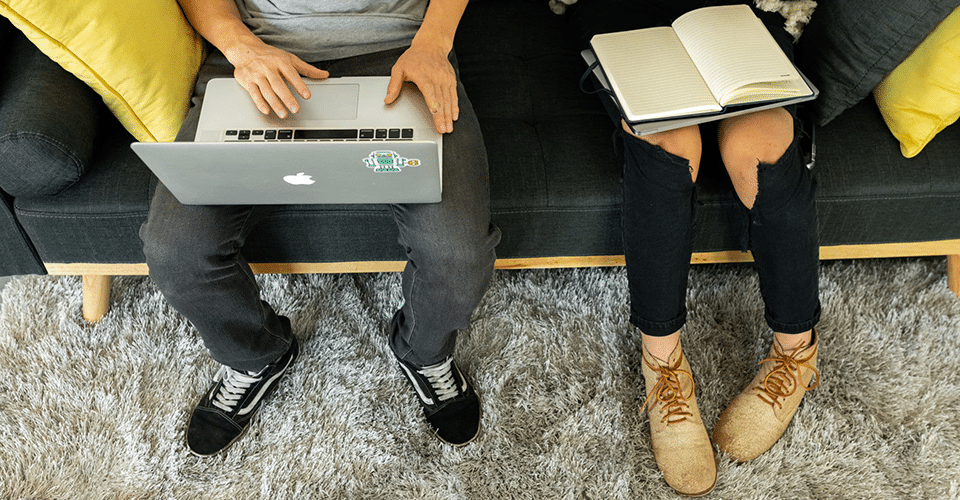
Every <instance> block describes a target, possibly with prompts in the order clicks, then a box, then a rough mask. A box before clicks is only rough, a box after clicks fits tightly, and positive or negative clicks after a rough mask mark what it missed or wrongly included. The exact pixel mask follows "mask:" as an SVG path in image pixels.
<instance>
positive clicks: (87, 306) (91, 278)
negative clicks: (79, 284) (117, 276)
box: [83, 274, 113, 323]
mask: <svg viewBox="0 0 960 500" xmlns="http://www.w3.org/2000/svg"><path fill="white" fill-rule="evenodd" d="M112 282H113V276H104V275H99V274H94V275H85V276H84V277H83V319H85V320H87V321H89V322H91V323H97V322H99V321H100V320H101V319H103V317H104V316H106V314H107V311H108V310H109V309H110V284H111V283H112Z"/></svg>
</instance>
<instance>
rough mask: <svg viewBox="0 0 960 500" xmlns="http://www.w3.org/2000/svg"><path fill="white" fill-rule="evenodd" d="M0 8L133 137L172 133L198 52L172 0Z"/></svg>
mask: <svg viewBox="0 0 960 500" xmlns="http://www.w3.org/2000/svg"><path fill="white" fill-rule="evenodd" d="M0 14H2V15H4V16H5V17H8V18H9V19H10V20H11V21H12V22H13V24H14V25H15V26H16V27H17V28H19V29H20V30H21V31H23V32H24V33H25V34H26V35H27V37H28V38H30V40H31V41H32V42H33V43H35V44H36V45H37V46H38V47H40V49H41V50H42V51H43V52H44V53H45V54H47V55H48V56H49V57H50V58H51V59H53V60H54V61H56V62H58V63H59V64H61V65H63V67H64V68H66V69H67V70H68V71H70V72H71V73H73V74H74V75H76V76H77V77H78V78H80V79H81V80H83V81H84V82H86V83H87V84H88V85H90V86H91V87H92V88H93V89H94V90H96V92H97V93H98V94H100V95H101V97H103V100H104V102H106V103H107V106H108V107H109V108H110V110H111V111H112V112H113V113H114V114H115V115H117V117H118V118H119V119H120V121H121V123H123V125H124V126H125V127H126V128H127V130H129V131H130V132H131V133H132V134H133V135H134V136H135V137H136V138H137V139H138V140H141V141H156V140H160V141H170V140H173V138H174V137H175V136H176V132H177V130H178V129H179V128H180V123H181V122H182V121H183V118H184V116H185V115H186V111H187V107H188V105H189V99H190V95H191V93H192V91H193V83H194V80H195V79H196V74H197V70H198V69H199V67H200V61H201V57H202V42H201V39H200V37H199V36H198V35H197V34H196V33H195V32H194V31H193V29H192V28H191V27H190V25H189V24H188V23H187V21H186V19H185V18H184V16H183V13H182V12H181V10H180V7H179V5H178V4H177V2H176V0H135V1H129V0H98V1H93V2H91V1H89V0H0Z"/></svg>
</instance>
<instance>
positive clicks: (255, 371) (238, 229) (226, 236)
mask: <svg viewBox="0 0 960 500" xmlns="http://www.w3.org/2000/svg"><path fill="white" fill-rule="evenodd" d="M230 71H232V68H231V67H230V66H229V64H227V63H226V59H225V58H223V56H222V55H220V54H219V53H214V54H211V55H210V57H209V58H208V59H207V61H206V63H205V65H204V67H203V68H202V69H201V73H200V78H199V80H198V84H197V93H196V95H195V97H194V101H193V102H194V104H195V106H194V107H193V109H192V110H191V111H190V114H189V115H188V117H187V119H186V120H185V122H184V126H183V127H182V128H181V130H180V133H179V135H178V139H179V140H191V139H192V137H193V135H194V133H195V130H196V124H197V117H198V114H199V113H198V110H199V104H200V102H201V100H202V96H203V90H204V88H205V86H206V81H207V80H208V79H209V78H211V77H213V76H222V75H224V74H229V73H230ZM268 211H269V208H268V207H249V206H248V207H234V206H187V205H183V204H181V203H180V202H179V201H177V199H176V198H174V196H173V195H172V194H170V191H168V190H167V189H166V187H165V186H163V185H162V184H161V185H159V186H157V190H156V192H155V193H154V198H153V200H152V202H151V205H150V213H149V215H148V217H147V222H146V223H145V224H144V225H143V227H142V228H141V230H140V236H141V238H142V239H143V242H144V249H143V251H144V255H145V256H146V260H147V265H148V267H149V269H150V277H151V278H152V279H153V280H154V282H155V283H156V284H157V286H158V287H159V288H160V290H161V291H162V292H163V294H164V297H165V298H166V299H167V301H168V302H170V304H171V305H173V307H175V308H176V309H177V310H178V311H179V312H180V313H181V314H183V315H184V316H185V317H186V318H187V319H188V320H190V322H191V323H193V325H194V326H195V327H196V328H197V330H198V331H199V333H200V336H201V337H202V338H203V342H204V344H205V345H206V347H207V349H208V350H209V351H210V354H211V355H212V356H213V358H214V359H216V360H217V361H219V362H220V363H221V364H222V365H223V366H222V367H221V369H220V371H219V372H217V375H216V376H215V377H214V383H213V386H212V387H211V388H210V389H209V390H207V391H205V392H204V395H203V396H202V397H201V399H200V402H199V403H198V404H197V405H196V406H195V407H194V409H193V412H192V413H191V416H190V420H189V423H188V425H187V431H186V440H187V445H188V447H189V449H190V451H191V452H192V453H194V454H196V455H200V456H208V455H213V454H216V453H218V452H220V451H221V450H223V449H225V448H226V447H228V446H230V445H231V444H232V443H233V442H234V441H235V440H236V439H238V438H239V437H240V436H241V435H242V434H243V432H244V430H245V429H246V428H247V425H248V424H249V422H250V419H251V418H252V417H253V415H255V414H256V411H257V409H259V407H260V404H261V403H262V402H263V400H264V397H265V396H266V395H267V394H268V393H270V392H271V391H272V390H273V389H274V388H276V385H277V383H278V382H279V380H280V378H281V377H282V375H283V374H284V373H285V372H286V370H287V368H289V366H290V365H291V364H292V363H293V361H294V360H295V359H296V357H297V356H298V354H299V345H298V343H297V341H296V339H295V338H294V337H293V335H292V333H291V329H290V322H289V321H288V320H287V319H286V318H283V317H280V316H277V314H276V313H275V312H274V311H273V309H272V308H271V307H270V306H269V305H268V304H266V303H265V302H263V301H261V300H260V289H259V287H258V286H257V283H256V280H255V279H254V276H253V272H252V271H251V269H250V266H249V265H247V262H246V261H245V260H244V258H243V255H242V254H241V249H242V248H243V244H244V242H245V240H246V237H247V235H248V234H249V232H250V229H251V228H252V227H253V226H254V225H255V224H256V222H257V221H258V220H259V219H260V218H261V217H262V216H263V215H265V214H266V213H267V212H268Z"/></svg>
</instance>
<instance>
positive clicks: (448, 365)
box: [417, 358, 460, 401]
mask: <svg viewBox="0 0 960 500" xmlns="http://www.w3.org/2000/svg"><path fill="white" fill-rule="evenodd" d="M452 363H453V358H447V360H446V361H443V362H442V363H438V364H436V365H432V366H425V367H423V368H421V369H419V370H417V372H418V373H420V374H421V375H423V376H424V377H427V380H428V381H429V382H430V385H432V386H433V390H434V391H435V392H436V393H437V399H439V400H440V401H446V400H448V399H452V398H455V397H457V395H458V394H460V391H459V390H458V388H457V381H456V379H454V378H453V370H452Z"/></svg>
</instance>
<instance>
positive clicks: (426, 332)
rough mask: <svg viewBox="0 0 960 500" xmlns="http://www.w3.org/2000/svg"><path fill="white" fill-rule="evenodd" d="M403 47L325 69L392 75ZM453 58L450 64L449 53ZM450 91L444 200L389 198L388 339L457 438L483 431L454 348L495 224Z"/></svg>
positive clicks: (443, 433) (477, 144)
mask: <svg viewBox="0 0 960 500" xmlns="http://www.w3.org/2000/svg"><path fill="white" fill-rule="evenodd" d="M403 51H404V49H399V50H397V51H388V52H383V53H378V54H370V55H367V56H361V57H357V58H351V59H348V60H341V61H336V62H334V63H332V64H331V65H330V66H329V68H328V69H329V71H330V72H331V74H334V75H340V74H353V75H389V74H390V70H391V68H392V66H393V64H394V63H395V62H396V60H397V58H398V57H399V56H400V55H401V54H402V53H403ZM451 63H452V64H453V65H454V68H455V69H456V58H455V56H453V55H452V54H451ZM457 97H458V99H459V106H460V117H459V119H458V120H457V121H456V122H454V125H453V132H451V133H448V134H445V135H444V138H443V196H442V201H441V202H440V203H434V204H403V205H392V206H391V209H392V210H393V214H394V220H395V221H396V223H397V227H398V229H399V232H400V244H401V245H402V246H403V248H404V250H405V251H406V254H407V264H406V267H405V268H404V271H403V277H402V293H403V304H402V306H401V307H400V309H399V310H398V311H397V312H396V313H395V314H394V317H393V320H392V321H391V325H390V334H389V344H390V348H391V350H392V351H393V353H394V355H395V356H396V358H397V361H398V363H399V366H400V368H401V370H402V372H403V373H404V375H406V377H407V379H408V380H409V381H410V383H411V385H412V386H413V388H414V390H415V392H416V393H417V396H418V397H419V399H420V403H421V406H422V407H423V410H424V415H425V417H426V419H427V421H428V422H429V423H430V425H431V426H432V427H433V429H434V431H435V433H436V435H437V437H439V438H440V439H441V440H442V441H444V442H445V443H448V444H452V445H455V446H462V445H465V444H467V443H469V442H471V441H472V440H473V439H474V438H475V437H476V436H477V435H478V434H479V432H480V400H479V396H478V395H477V394H476V392H475V391H474V390H473V388H472V387H471V386H470V384H469V383H468V382H467V380H466V378H465V377H464V376H463V374H462V373H461V372H460V370H459V368H458V367H457V366H456V364H455V363H454V361H453V356H452V355H453V351H454V347H455V344H456V337H457V331H458V330H460V329H463V328H466V327H467V326H469V324H470V316H471V315H472V314H473V311H474V309H475V308H476V307H477V304H478V303H479V302H480V299H481V298H482V297H483V294H484V292H485V291H486V289H487V286H488V285H489V283H490V279H491V278H492V276H493V264H494V261H495V260H496V254H495V253H494V247H496V245H497V243H499V241H500V231H499V230H498V229H497V228H496V227H494V226H493V225H492V224H491V222H490V201H489V198H490V196H489V177H488V169H487V157H486V149H485V148H484V144H483V138H482V135H481V133H480V125H479V123H478V122H477V119H476V115H475V114H474V111H473V106H472V105H471V104H470V100H469V99H468V98H467V95H466V93H465V92H464V89H463V85H462V84H460V83H459V82H458V85H457ZM419 98H421V97H419V96H417V95H412V94H411V95H405V96H401V99H419Z"/></svg>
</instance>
